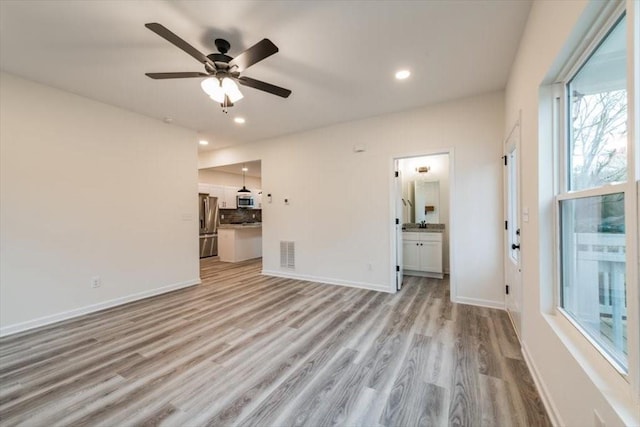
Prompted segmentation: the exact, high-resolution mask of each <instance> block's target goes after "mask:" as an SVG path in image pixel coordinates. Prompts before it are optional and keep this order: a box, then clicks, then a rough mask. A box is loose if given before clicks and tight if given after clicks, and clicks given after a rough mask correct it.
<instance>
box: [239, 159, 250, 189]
mask: <svg viewBox="0 0 640 427" xmlns="http://www.w3.org/2000/svg"><path fill="white" fill-rule="evenodd" d="M248 170H249V169H247V167H246V166H245V165H244V164H243V165H242V188H241V189H240V190H238V193H251V191H250V190H247V187H245V186H244V174H245V173H246V172H247V171H248Z"/></svg>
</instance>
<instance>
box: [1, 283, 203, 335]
mask: <svg viewBox="0 0 640 427" xmlns="http://www.w3.org/2000/svg"><path fill="white" fill-rule="evenodd" d="M200 283H201V280H200V278H199V277H198V278H197V279H192V280H187V281H184V282H179V283H173V284H171V285H167V286H163V287H161V288H156V289H151V290H148V291H143V292H138V293H137V294H131V295H127V296H124V297H121V298H116V299H112V300H109V301H104V302H100V303H98V304H91V305H87V306H84V307H80V308H75V309H73V310H68V311H63V312H62V313H56V314H52V315H49V316H44V317H39V318H37V319H33V320H27V321H26V322H20V323H15V324H13V325H8V326H3V327H1V328H0V337H4V336H7V335H13V334H17V333H18V332H24V331H28V330H29V329H34V328H39V327H41V326H46V325H50V324H52V323H57V322H61V321H63V320H68V319H72V318H74V317H78V316H82V315H84V314H89V313H94V312H96V311H100V310H104V309H106V308H111V307H115V306H117V305H122V304H126V303H129V302H133V301H137V300H141V299H144V298H149V297H152V296H155V295H160V294H164V293H167V292H171V291H176V290H178V289H182V288H186V287H189V286H193V285H198V284H200Z"/></svg>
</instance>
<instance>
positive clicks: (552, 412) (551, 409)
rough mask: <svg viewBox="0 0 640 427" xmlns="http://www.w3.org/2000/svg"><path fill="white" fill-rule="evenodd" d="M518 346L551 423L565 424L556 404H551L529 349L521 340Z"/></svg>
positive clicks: (555, 424) (556, 424)
mask: <svg viewBox="0 0 640 427" xmlns="http://www.w3.org/2000/svg"><path fill="white" fill-rule="evenodd" d="M520 347H521V348H522V355H523V356H524V361H525V363H526V364H527V366H528V367H529V372H531V376H532V377H533V382H534V383H535V384H536V388H537V389H538V394H539V395H540V398H541V399H542V404H543V405H544V407H545V409H546V410H547V414H549V418H550V419H551V424H552V425H554V426H563V425H565V424H564V423H563V422H562V420H561V419H560V416H559V415H558V409H557V408H556V406H555V405H554V404H553V401H552V400H551V398H550V397H549V391H548V390H547V387H546V386H545V384H544V382H543V381H542V378H541V377H540V373H539V372H538V368H537V367H536V364H535V363H534V362H533V359H532V358H531V356H530V355H529V350H528V349H527V346H526V345H525V344H524V343H523V342H522V341H521V342H520Z"/></svg>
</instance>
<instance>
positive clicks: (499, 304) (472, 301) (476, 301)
mask: <svg viewBox="0 0 640 427" xmlns="http://www.w3.org/2000/svg"><path fill="white" fill-rule="evenodd" d="M451 301H453V302H455V303H457V304H467V305H475V306H478V307H487V308H498V309H500V310H505V305H504V301H491V300H488V299H480V298H468V297H455V298H454V297H451ZM505 311H506V310H505Z"/></svg>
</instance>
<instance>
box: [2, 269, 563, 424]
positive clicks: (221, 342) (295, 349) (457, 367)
mask: <svg viewBox="0 0 640 427" xmlns="http://www.w3.org/2000/svg"><path fill="white" fill-rule="evenodd" d="M260 267H261V264H260V262H259V261H248V262H243V263H239V264H226V263H221V262H219V261H216V260H211V259H209V260H205V261H204V262H203V263H202V279H203V283H202V285H200V286H195V287H192V288H188V289H183V290H180V291H176V292H172V293H169V294H165V295H161V296H157V297H154V298H150V299H146V300H143V301H138V302H134V303H131V304H127V305H124V306H120V307H116V308H112V309H109V310H105V311H102V312H99V313H95V314H90V315H86V316H83V317H80V318H77V319H75V320H71V321H67V322H64V323H59V324H56V325H52V326H47V327H43V328H40V329H37V330H34V331H31V332H26V333H23V334H19V335H14V336H9V337H5V338H2V339H0V425H2V426H10V425H17V424H22V425H28V426H52V425H61V426H62V425H64V426H83V425H90V426H95V425H103V426H125V425H141V426H151V425H170V426H173V425H187V426H201V425H241V426H294V425H295V426H297V425H307V426H324V425H343V426H352V425H353V426H355V425H362V426H379V425H380V426H418V425H425V426H439V425H454V426H487V425H495V426H547V425H550V423H549V419H548V418H547V416H546V414H545V411H544V407H543V405H542V403H541V401H540V398H539V396H538V394H537V392H536V389H535V387H534V384H533V381H532V379H531V376H530V374H529V371H528V369H527V366H526V364H525V363H524V361H523V359H522V355H521V353H520V348H519V345H518V341H517V338H516V336H515V335H514V332H513V329H512V327H511V324H510V323H509V319H508V317H507V315H506V314H505V312H503V311H500V310H492V309H486V308H479V307H472V306H466V305H459V304H452V303H451V302H450V301H449V290H448V283H447V281H446V280H435V279H426V278H417V277H407V278H406V279H407V283H406V285H405V287H404V288H403V290H402V291H401V292H399V293H398V294H396V295H390V294H384V293H379V292H373V291H366V290H361V289H352V288H345V287H339V286H331V285H321V284H315V283H309V282H302V281H298V280H290V279H281V278H271V277H263V276H261V275H260Z"/></svg>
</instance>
